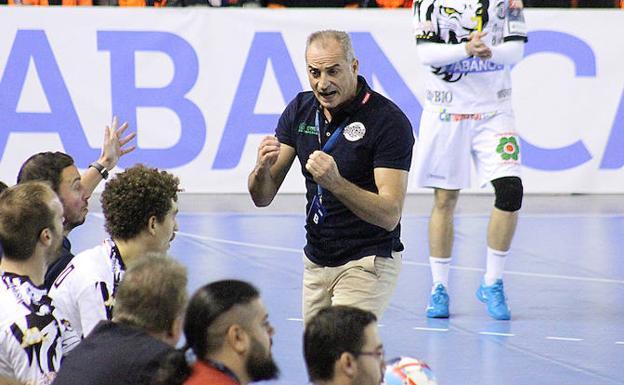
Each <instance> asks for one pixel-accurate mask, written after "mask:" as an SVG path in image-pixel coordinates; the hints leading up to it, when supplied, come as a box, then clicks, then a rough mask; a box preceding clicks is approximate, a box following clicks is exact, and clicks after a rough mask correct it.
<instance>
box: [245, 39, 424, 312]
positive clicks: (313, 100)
mask: <svg viewBox="0 0 624 385" xmlns="http://www.w3.org/2000/svg"><path fill="white" fill-rule="evenodd" d="M306 64H307V72H308V78H309V81H310V86H311V88H312V91H308V92H302V93H300V94H299V95H297V96H296V97H295V99H294V100H293V101H291V102H290V104H289V105H288V107H286V110H285V111H284V112H283V114H282V116H281V117H280V120H279V123H278V126H277V130H276V137H273V136H267V137H265V138H264V139H263V140H262V142H261V144H260V146H259V148H258V160H257V164H256V167H255V168H254V170H253V171H252V172H251V174H250V176H249V192H250V194H251V197H252V199H253V201H254V203H255V204H256V206H267V205H269V204H270V203H271V201H272V200H273V198H274V197H275V195H276V194H277V191H278V190H279V187H280V185H281V184H282V182H283V181H284V178H285V176H286V174H287V172H288V170H289V169H290V167H291V165H292V163H293V161H294V159H295V157H297V158H299V161H300V163H301V171H302V173H303V175H304V177H305V179H306V191H307V194H306V197H307V206H306V212H307V218H306V230H307V244H306V246H305V249H304V253H305V255H304V264H305V269H304V276H303V315H304V319H305V320H308V319H310V317H312V316H313V315H314V314H315V313H316V312H317V311H318V310H320V309H321V308H323V307H325V306H328V305H351V306H356V307H360V308H363V309H365V310H369V311H372V312H374V313H375V314H376V315H377V316H378V317H379V316H381V314H382V313H383V311H384V309H385V308H386V306H387V305H388V302H389V300H390V296H391V295H392V292H393V291H394V287H395V285H396V280H397V278H398V275H399V271H400V269H401V254H400V252H401V251H402V250H403V245H402V244H401V241H400V239H399V237H400V232H401V228H400V223H399V222H400V219H401V211H402V208H403V201H404V199H405V192H406V189H407V179H408V171H409V167H410V163H411V159H412V146H413V144H414V136H413V133H412V127H411V125H410V123H409V120H408V119H407V117H406V116H405V114H403V112H401V110H400V109H399V108H398V107H397V106H396V105H395V104H394V103H392V102H391V101H389V100H388V99H386V98H385V97H383V96H382V95H380V94H378V93H376V92H375V91H373V90H371V89H370V88H369V86H368V84H367V83H366V80H365V79H364V78H363V77H361V76H358V61H357V59H355V56H354V53H353V47H352V45H351V40H350V38H349V35H347V34H346V33H344V32H339V31H319V32H315V33H313V34H311V35H310V36H309V37H308V41H307V45H306Z"/></svg>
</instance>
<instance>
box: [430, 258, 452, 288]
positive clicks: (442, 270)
mask: <svg viewBox="0 0 624 385" xmlns="http://www.w3.org/2000/svg"><path fill="white" fill-rule="evenodd" d="M429 266H431V277H432V278H433V288H432V291H433V289H434V288H435V287H436V286H437V285H438V284H439V283H441V284H442V285H444V287H448V276H449V269H450V267H451V258H450V257H449V258H437V257H429Z"/></svg>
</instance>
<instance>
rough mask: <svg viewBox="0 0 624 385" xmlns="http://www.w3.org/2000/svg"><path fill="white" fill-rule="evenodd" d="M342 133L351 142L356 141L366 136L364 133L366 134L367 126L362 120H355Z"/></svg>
mask: <svg viewBox="0 0 624 385" xmlns="http://www.w3.org/2000/svg"><path fill="white" fill-rule="evenodd" d="M342 134H343V135H344V137H345V139H347V140H348V141H349V142H355V141H356V140H360V139H362V138H363V137H364V134H366V127H364V125H363V124H362V123H360V122H353V123H351V124H349V125H348V126H347V127H345V129H344V132H343V133H342Z"/></svg>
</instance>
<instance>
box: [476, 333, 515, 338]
mask: <svg viewBox="0 0 624 385" xmlns="http://www.w3.org/2000/svg"><path fill="white" fill-rule="evenodd" d="M479 334H483V335H486V336H501V337H514V336H515V334H512V333H497V332H479Z"/></svg>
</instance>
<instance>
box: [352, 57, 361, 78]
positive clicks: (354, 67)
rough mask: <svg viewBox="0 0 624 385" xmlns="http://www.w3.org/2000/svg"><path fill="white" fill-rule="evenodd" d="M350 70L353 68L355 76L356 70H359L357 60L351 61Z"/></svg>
mask: <svg viewBox="0 0 624 385" xmlns="http://www.w3.org/2000/svg"><path fill="white" fill-rule="evenodd" d="M352 68H353V72H354V73H355V74H356V75H357V74H358V70H359V69H360V62H359V60H358V59H353V64H352Z"/></svg>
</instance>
